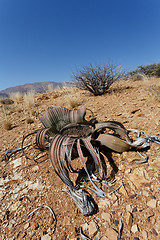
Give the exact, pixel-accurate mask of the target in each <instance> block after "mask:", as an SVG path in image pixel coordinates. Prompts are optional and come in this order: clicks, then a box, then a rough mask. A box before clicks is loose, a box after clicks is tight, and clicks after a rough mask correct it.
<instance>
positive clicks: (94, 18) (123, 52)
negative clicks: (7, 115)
mask: <svg viewBox="0 0 160 240" xmlns="http://www.w3.org/2000/svg"><path fill="white" fill-rule="evenodd" d="M110 60H111V61H112V62H113V63H116V64H121V65H122V66H123V67H124V68H127V69H134V68H136V67H137V66H139V65H145V64H150V63H153V62H160V1H159V0H130V1H129V0H0V90H2V89H5V88H7V87H11V86H16V85H22V84H24V83H31V82H43V81H70V80H71V75H72V72H74V71H75V70H76V68H80V67H81V66H82V65H86V64H90V63H92V64H104V63H106V62H108V61H110Z"/></svg>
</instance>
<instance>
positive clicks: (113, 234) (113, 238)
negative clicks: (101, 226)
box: [104, 228, 118, 240]
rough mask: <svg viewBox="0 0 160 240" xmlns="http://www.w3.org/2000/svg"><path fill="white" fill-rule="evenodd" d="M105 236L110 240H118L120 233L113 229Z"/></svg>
mask: <svg viewBox="0 0 160 240" xmlns="http://www.w3.org/2000/svg"><path fill="white" fill-rule="evenodd" d="M104 235H105V236H106V237H107V238H108V240H117V237H118V233H117V232H116V231H115V230H114V229H112V228H108V229H107V230H106V231H105V233H104Z"/></svg>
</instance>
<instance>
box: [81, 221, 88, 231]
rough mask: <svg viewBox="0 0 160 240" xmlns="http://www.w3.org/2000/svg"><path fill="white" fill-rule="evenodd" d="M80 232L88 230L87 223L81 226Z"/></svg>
mask: <svg viewBox="0 0 160 240" xmlns="http://www.w3.org/2000/svg"><path fill="white" fill-rule="evenodd" d="M82 230H83V231H86V230H88V223H84V224H82Z"/></svg>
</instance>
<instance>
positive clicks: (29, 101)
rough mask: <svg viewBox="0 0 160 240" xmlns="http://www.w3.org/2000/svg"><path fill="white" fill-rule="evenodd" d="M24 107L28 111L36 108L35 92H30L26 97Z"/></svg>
mask: <svg viewBox="0 0 160 240" xmlns="http://www.w3.org/2000/svg"><path fill="white" fill-rule="evenodd" d="M23 98H24V105H25V107H26V108H27V109H28V108H29V109H30V108H32V107H34V106H35V92H34V91H30V92H28V93H26V94H25V95H24V97H23Z"/></svg>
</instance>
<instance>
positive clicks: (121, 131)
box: [92, 121, 131, 143]
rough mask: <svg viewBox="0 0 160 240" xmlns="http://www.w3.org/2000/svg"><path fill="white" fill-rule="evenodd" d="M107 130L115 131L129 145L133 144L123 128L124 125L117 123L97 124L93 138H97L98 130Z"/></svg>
mask: <svg viewBox="0 0 160 240" xmlns="http://www.w3.org/2000/svg"><path fill="white" fill-rule="evenodd" d="M106 128H108V129H111V130H113V131H114V132H115V133H116V134H118V135H119V136H120V137H121V138H124V139H125V140H126V141H127V142H128V143H131V142H130V139H129V137H128V134H127V129H126V128H125V127H124V126H123V124H121V123H119V122H116V121H106V122H100V123H96V124H95V129H94V130H93V132H92V138H95V136H96V135H97V134H96V133H97V132H98V130H102V129H106Z"/></svg>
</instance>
